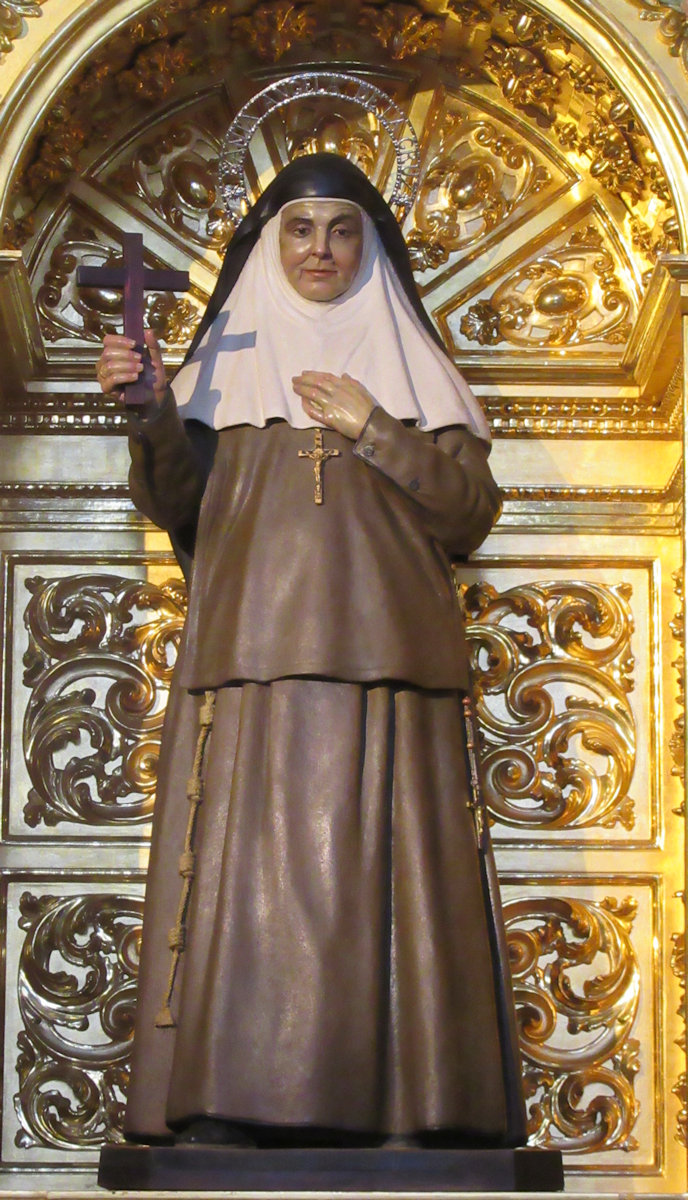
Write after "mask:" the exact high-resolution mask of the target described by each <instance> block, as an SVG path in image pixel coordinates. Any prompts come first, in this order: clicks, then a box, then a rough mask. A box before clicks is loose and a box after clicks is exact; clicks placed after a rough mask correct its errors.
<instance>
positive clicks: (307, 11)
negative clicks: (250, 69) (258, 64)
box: [234, 0, 317, 62]
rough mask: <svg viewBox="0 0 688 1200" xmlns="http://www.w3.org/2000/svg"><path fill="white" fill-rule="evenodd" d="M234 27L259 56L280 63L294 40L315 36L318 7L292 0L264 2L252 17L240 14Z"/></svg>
mask: <svg viewBox="0 0 688 1200" xmlns="http://www.w3.org/2000/svg"><path fill="white" fill-rule="evenodd" d="M234 28H235V30H236V33H237V35H239V36H242V37H244V38H245V39H246V42H247V44H248V45H249V46H251V47H252V49H254V50H255V52H256V54H257V55H258V57H259V58H264V59H269V61H270V62H277V61H278V60H279V59H280V58H282V56H283V55H284V54H286V53H287V51H288V50H290V49H291V47H292V45H293V43H294V42H298V41H306V40H309V39H311V38H312V37H313V35H314V33H315V32H316V29H317V6H316V5H315V4H311V3H307V4H292V3H290V0H277V2H276V3H274V4H261V5H259V7H258V8H256V9H255V10H254V11H253V12H252V13H251V15H250V17H237V18H236V20H235V23H234Z"/></svg>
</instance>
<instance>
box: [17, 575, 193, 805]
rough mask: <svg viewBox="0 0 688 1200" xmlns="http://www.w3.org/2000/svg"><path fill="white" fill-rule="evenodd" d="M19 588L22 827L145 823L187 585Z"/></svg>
mask: <svg viewBox="0 0 688 1200" xmlns="http://www.w3.org/2000/svg"><path fill="white" fill-rule="evenodd" d="M26 586H27V587H28V589H29V590H30V591H31V593H32V597H31V600H30V602H29V604H28V606H27V609H26V613H25V624H26V627H27V631H28V636H29V646H28V650H27V652H26V654H25V656H24V665H25V668H26V670H25V674H24V683H25V685H26V686H28V687H30V688H31V695H30V698H29V702H28V705H27V708H26V714H25V718H24V738H23V740H24V755H25V759H26V765H27V769H28V772H29V775H30V778H31V782H32V785H33V786H32V788H31V790H30V792H29V796H28V802H27V804H26V807H25V809H24V819H25V821H26V823H27V824H28V825H30V826H35V825H38V824H39V823H40V822H41V821H43V822H45V824H47V825H57V824H59V823H60V822H63V821H71V822H77V823H79V824H88V825H115V826H116V825H122V824H128V823H130V822H135V823H136V822H141V821H147V820H149V819H150V816H151V812H152V807H153V797H154V791H155V777H156V769H157V761H158V753H159V746H160V735H161V731H162V721H163V716H164V709H165V705H166V703H167V693H168V689H169V684H170V679H171V674H172V667H173V665H174V659H175V657H176V651H177V646H178V644H179V638H180V635H181V629H182V624H183V620H184V614H185V590H184V586H183V584H182V583H181V582H179V581H175V580H172V581H170V582H168V583H166V584H164V585H163V586H162V587H154V586H152V585H149V584H147V583H142V582H141V581H139V580H131V579H122V578H121V577H119V576H110V575H79V576H75V577H72V578H66V579H52V580H46V579H41V578H40V577H35V578H33V579H29V580H28V581H27V585H26ZM70 750H71V754H69V751H70ZM68 755H69V756H68Z"/></svg>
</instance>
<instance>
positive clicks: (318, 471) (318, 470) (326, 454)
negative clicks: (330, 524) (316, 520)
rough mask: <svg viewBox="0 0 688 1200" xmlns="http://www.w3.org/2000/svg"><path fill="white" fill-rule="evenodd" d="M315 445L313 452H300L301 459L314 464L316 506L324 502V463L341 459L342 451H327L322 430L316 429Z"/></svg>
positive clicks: (314, 432)
mask: <svg viewBox="0 0 688 1200" xmlns="http://www.w3.org/2000/svg"><path fill="white" fill-rule="evenodd" d="M313 436H314V445H313V449H312V450H299V452H298V453H299V458H310V459H311V460H312V462H313V474H314V475H315V495H314V496H313V499H314V501H315V503H316V504H322V502H323V485H322V468H323V463H324V462H325V460H326V459H328V458H339V456H340V455H341V453H342V452H341V450H325V448H324V447H323V431H322V429H314V430H313Z"/></svg>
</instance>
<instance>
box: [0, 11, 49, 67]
mask: <svg viewBox="0 0 688 1200" xmlns="http://www.w3.org/2000/svg"><path fill="white" fill-rule="evenodd" d="M44 3H45V0H1V2H0V62H1V61H2V59H3V57H4V56H5V55H6V54H9V52H10V50H11V49H12V43H13V42H16V40H17V38H18V37H21V34H22V30H23V28H24V18H25V17H40V16H41V12H42V5H43V4H44Z"/></svg>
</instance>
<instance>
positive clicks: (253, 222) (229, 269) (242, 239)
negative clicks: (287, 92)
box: [184, 154, 446, 362]
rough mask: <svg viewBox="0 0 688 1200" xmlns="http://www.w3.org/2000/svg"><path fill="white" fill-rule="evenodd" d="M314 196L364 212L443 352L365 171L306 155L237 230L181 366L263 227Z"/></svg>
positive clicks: (390, 218) (393, 223) (401, 244)
mask: <svg viewBox="0 0 688 1200" xmlns="http://www.w3.org/2000/svg"><path fill="white" fill-rule="evenodd" d="M316 196H317V197H320V198H321V199H326V198H328V197H331V198H332V199H337V200H350V201H352V202H353V203H354V204H358V205H359V207H360V208H362V209H364V211H365V212H367V214H368V216H369V217H370V218H371V220H372V222H373V224H374V225H375V228H376V230H377V232H378V235H379V238H380V241H381V242H382V245H383V246H384V248H385V251H386V253H387V256H388V258H389V260H390V262H391V264H392V266H393V267H394V270H395V271H396V273H397V276H398V278H399V282H400V283H401V285H402V287H403V289H404V292H405V293H406V296H407V297H408V300H409V301H410V303H411V305H412V307H413V310H414V312H415V313H416V315H417V317H418V319H419V321H420V322H421V324H422V325H423V327H424V328H425V329H426V330H427V331H428V333H429V334H430V335H431V337H432V338H433V340H434V341H435V342H436V343H437V345H438V346H440V347H441V349H442V350H444V351H445V353H446V347H445V346H444V344H443V342H442V340H441V338H440V337H439V335H438V333H437V331H436V330H435V327H434V326H433V324H432V322H431V320H430V318H429V317H428V315H427V313H426V311H425V309H424V308H423V305H422V304H421V302H420V297H419V295H418V292H417V290H416V285H415V282H414V279H413V271H412V269H411V260H410V259H409V253H408V250H407V248H406V243H405V241H404V238H403V235H402V232H401V229H400V228H399V225H398V223H397V220H396V218H395V216H394V214H393V212H392V210H391V208H390V207H389V205H388V204H387V203H386V202H385V201H384V200H383V198H382V196H381V195H380V193H379V192H378V190H377V188H375V187H373V185H372V183H370V181H369V180H368V179H367V177H366V176H365V175H364V174H363V172H362V171H360V170H359V168H358V167H356V166H354V164H353V163H351V162H349V160H348V159H347V158H342V157H341V155H339V154H307V155H304V156H303V157H301V158H297V159H295V160H294V161H293V162H291V163H289V165H288V166H286V167H284V169H283V170H282V171H280V173H279V175H277V176H276V177H275V178H274V179H273V181H272V183H271V184H270V185H269V186H268V187H267V188H266V189H265V191H264V192H263V194H262V196H261V197H260V198H259V199H258V200H257V201H256V203H255V204H254V205H253V208H252V209H251V210H250V212H249V213H248V214H247V215H246V216H245V217H244V219H243V221H242V222H241V224H240V225H239V226H238V228H237V229H236V231H235V233H234V236H233V238H232V240H231V242H230V243H229V246H228V247H227V252H226V254H225V257H224V261H223V263H222V269H221V271H220V275H219V278H218V281H217V284H216V285H215V290H214V292H213V294H212V296H211V297H210V300H209V301H208V307H207V308H206V310H205V313H204V314H203V318H202V320H201V323H200V325H199V326H198V329H197V330H196V333H195V335H194V339H193V341H192V343H191V345H190V346H189V349H188V352H187V355H186V358H185V360H184V361H185V362H186V361H187V360H188V359H189V358H190V356H191V355H192V354H193V352H194V350H195V349H196V347H197V346H198V344H199V342H200V340H201V338H202V337H203V335H204V334H205V332H206V330H207V329H208V328H209V326H210V325H212V323H213V321H214V320H215V318H216V316H217V315H218V313H219V312H220V310H221V309H222V306H223V304H224V303H225V300H226V299H227V297H228V296H229V294H230V292H231V291H232V288H233V287H234V284H235V283H236V281H237V279H238V278H239V275H240V274H241V272H242V270H243V268H244V265H245V263H246V260H247V258H248V256H249V254H250V253H251V251H252V249H253V247H254V246H255V244H256V242H257V241H258V238H259V237H260V233H261V230H262V228H263V226H264V225H265V224H267V222H268V221H269V220H270V219H271V218H272V217H274V216H275V215H276V213H278V212H279V210H280V209H281V208H283V207H284V205H285V204H289V203H290V201H292V200H307V199H310V198H312V197H316Z"/></svg>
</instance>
